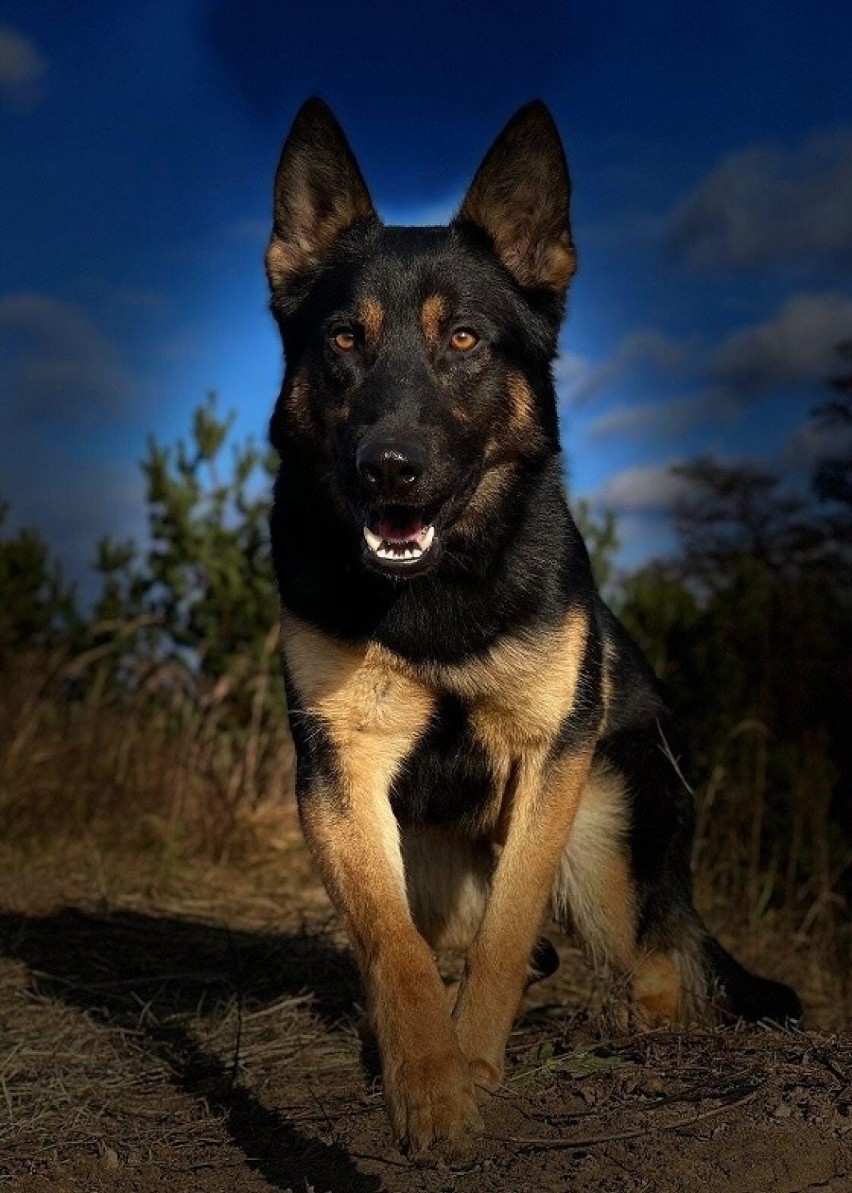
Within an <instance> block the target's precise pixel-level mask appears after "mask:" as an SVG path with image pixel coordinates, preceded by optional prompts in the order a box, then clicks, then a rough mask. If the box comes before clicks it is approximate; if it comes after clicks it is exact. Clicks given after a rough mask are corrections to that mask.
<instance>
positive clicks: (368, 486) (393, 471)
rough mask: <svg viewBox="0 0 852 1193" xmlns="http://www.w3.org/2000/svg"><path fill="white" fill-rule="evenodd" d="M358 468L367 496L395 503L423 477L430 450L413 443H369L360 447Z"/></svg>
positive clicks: (356, 461) (402, 441)
mask: <svg viewBox="0 0 852 1193" xmlns="http://www.w3.org/2000/svg"><path fill="white" fill-rule="evenodd" d="M355 465H356V467H357V469H358V475H359V477H360V478H361V486H362V488H363V489H364V491H365V493H366V494H368V495H369V496H370V497H383V498H385V500H387V501H395V500H398V499H399V498H403V497H405V496H407V494H408V493H409V491H410V490H411V489H413V488H414V486H415V484H416V483H417V481H418V479H419V478H420V477H421V476H422V475H423V472H424V471H425V468H426V449H425V447H423V445H422V444H420V443H415V442H413V441H411V440H403V439H379V440H373V441H370V440H368V441H367V442H366V443H362V444H361V446H360V447H359V448H358V452H357V454H356V456H355Z"/></svg>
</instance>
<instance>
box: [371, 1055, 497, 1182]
mask: <svg viewBox="0 0 852 1193" xmlns="http://www.w3.org/2000/svg"><path fill="white" fill-rule="evenodd" d="M384 1094H385V1102H386V1104H387V1108H388V1113H389V1115H390V1120H391V1126H392V1127H393V1130H394V1133H395V1134H396V1136H397V1138H398V1139H399V1140H400V1143H401V1144H402V1146H403V1148H404V1150H405V1151H407V1152H408V1154H409V1155H410V1156H411V1157H412V1159H422V1158H423V1157H424V1156H426V1154H427V1153H428V1152H429V1151H430V1150H433V1149H436V1148H437V1149H440V1150H446V1151H450V1152H452V1151H454V1150H457V1149H458V1148H459V1147H460V1146H461V1145H462V1144H463V1143H464V1142H465V1140H466V1139H467V1137H469V1136H470V1135H473V1134H476V1133H478V1132H480V1131H482V1129H483V1124H482V1117H481V1116H480V1113H479V1111H478V1109H477V1106H476V1098H475V1095H474V1088H473V1082H472V1081H471V1076H470V1071H469V1067H468V1064H467V1061H466V1060H465V1059H464V1057H463V1056H462V1055H461V1053H460V1052H458V1051H457V1050H456V1051H453V1052H448V1053H443V1054H440V1053H439V1054H432V1055H426V1056H421V1057H416V1058H406V1059H404V1060H401V1061H399V1062H391V1063H390V1064H388V1065H387V1066H386V1069H385V1075H384Z"/></svg>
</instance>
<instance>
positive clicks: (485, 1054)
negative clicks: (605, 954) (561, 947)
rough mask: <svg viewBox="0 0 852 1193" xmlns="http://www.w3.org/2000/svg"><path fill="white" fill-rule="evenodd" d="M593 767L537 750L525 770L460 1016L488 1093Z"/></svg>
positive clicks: (584, 754) (471, 956) (584, 757)
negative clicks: (549, 758) (551, 757)
mask: <svg viewBox="0 0 852 1193" xmlns="http://www.w3.org/2000/svg"><path fill="white" fill-rule="evenodd" d="M590 764H591V747H589V748H588V749H586V750H583V751H580V752H578V753H572V754H567V755H564V756H563V757H561V758H560V759H558V760H557V761H556V762H555V763H551V764H549V765H547V764H546V763H545V759H544V751H543V750H534V751H531V752H530V753H529V754H528V756H527V757H526V759H525V760H524V762H523V763H521V765H520V767H519V769H518V774H517V777H516V782H515V785H514V788H513V791H512V809H511V816H510V817H509V819H508V825H507V833H506V841H505V845H504V846H503V850H502V852H501V854H500V858H499V861H498V863H497V867H496V870H495V872H494V877H493V879H492V884H491V894H490V896H489V899H488V903H487V906H486V908H485V914H484V916H483V919H482V924H481V926H480V929H479V932H478V933H477V936H476V939H475V940H474V942H473V944H472V945H471V948H470V950H469V952H468V955H467V966H466V970H465V978H464V981H463V983H462V987H461V990H460V992H459V997H458V1001H457V1003H456V1007H455V1011H454V1018H455V1023H456V1031H457V1033H458V1038H459V1042H460V1043H461V1046H462V1048H463V1050H464V1052H465V1055H466V1056H468V1057H469V1058H470V1062H471V1069H472V1072H473V1075H474V1080H475V1081H476V1082H477V1083H478V1084H481V1085H485V1086H487V1087H489V1088H493V1087H495V1086H496V1085H498V1084H499V1083H500V1081H501V1080H502V1075H503V1065H504V1055H505V1049H506V1040H507V1039H508V1035H509V1032H510V1031H511V1028H512V1023H513V1022H514V1018H515V1015H516V1013H517V1010H518V1006H519V1004H520V1000H521V997H522V996H523V992H524V987H525V985H526V977H527V962H528V960H529V956H530V952H531V951H532V948H533V945H534V944H535V941H536V938H537V936H538V932H539V928H540V926H541V922H542V919H543V917H544V913H545V909H546V906H547V901H548V896H549V893H550V888H551V885H552V882H553V874H554V871H555V869H556V866H557V863H558V860H559V856H560V853H561V851H562V850H563V849H564V847H565V842H566V841H567V840H568V837H569V834H570V832H571V825H572V823H573V820H574V817H575V815H576V811H577V806H578V804H579V800H580V795H581V792H582V788H583V784H584V783H585V780H586V776H587V774H588V771H589V766H590Z"/></svg>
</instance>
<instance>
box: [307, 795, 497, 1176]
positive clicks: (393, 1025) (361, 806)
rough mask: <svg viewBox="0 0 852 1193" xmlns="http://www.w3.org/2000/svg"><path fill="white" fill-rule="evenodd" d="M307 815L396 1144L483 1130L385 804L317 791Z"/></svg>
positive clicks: (421, 1145)
mask: <svg viewBox="0 0 852 1193" xmlns="http://www.w3.org/2000/svg"><path fill="white" fill-rule="evenodd" d="M301 815H302V822H303V826H304V829H305V834H306V836H307V838H308V841H309V843H310V845H311V848H312V852H313V854H314V857H315V858H316V860H317V863H318V865H319V867H320V870H321V871H322V875H323V878H324V880H325V883H326V886H327V888H328V891H329V893H330V895H331V897H332V899H333V901H334V903H335V905H336V907H337V909H338V911H339V912H340V913H341V915H342V916H343V918H344V920H345V922H346V926H347V929H348V932H349V937H350V939H351V941H352V945H353V947H354V949H355V953H356V956H357V958H358V963H359V965H360V968H361V973H362V975H363V978H364V984H365V986H366V991H367V998H368V1006H369V1010H370V1015H371V1019H372V1023H373V1027H374V1030H375V1032H376V1037H377V1040H378V1045H379V1052H380V1055H381V1061H382V1074H383V1086H384V1096H385V1103H386V1105H387V1109H388V1113H389V1115H390V1119H391V1124H392V1126H393V1129H394V1131H395V1132H396V1134H397V1137H398V1138H399V1139H400V1140H402V1141H403V1142H404V1143H405V1144H407V1146H408V1147H409V1149H410V1150H411V1151H412V1152H413V1153H417V1152H421V1151H423V1150H425V1149H426V1148H428V1147H430V1146H431V1145H433V1144H434V1143H436V1142H438V1141H440V1140H449V1141H453V1140H455V1139H457V1138H458V1137H459V1136H461V1135H462V1134H464V1133H465V1132H466V1131H468V1130H471V1129H477V1128H478V1127H479V1125H480V1122H481V1120H480V1118H479V1114H478V1111H477V1109H476V1103H475V1098H474V1093H473V1085H472V1081H471V1077H470V1073H469V1070H468V1065H467V1061H466V1059H465V1057H464V1055H463V1053H462V1051H461V1049H460V1048H459V1045H458V1041H457V1039H456V1034H455V1031H454V1029H453V1025H452V1022H451V1020H450V1015H449V1010H448V1007H447V999H446V994H445V990H444V986H443V983H442V981H441V978H440V976H439V974H438V970H437V968H436V965H435V960H434V957H433V956H432V953H431V951H430V949H429V947H428V946H427V944H426V942H425V941H424V940H423V938H422V937H421V936H420V934H419V933H418V932H417V930H416V928H415V926H414V924H413V922H412V919H411V914H410V912H409V907H408V901H407V898H406V893H405V878H404V872H403V863H402V856H401V853H400V846H399V834H398V828H397V823H396V820H395V817H394V815H393V812H392V811H391V808H390V804H389V801H388V798H387V794H386V793H385V792H382V793H381V794H376V793H373V792H371V791H370V790H358V791H356V790H353V791H351V792H348V793H339V794H338V793H332V792H329V791H328V790H321V789H318V788H317V789H315V790H313V791H310V792H309V793H308V794H307V795H306V796H305V797H303V799H302V800H301Z"/></svg>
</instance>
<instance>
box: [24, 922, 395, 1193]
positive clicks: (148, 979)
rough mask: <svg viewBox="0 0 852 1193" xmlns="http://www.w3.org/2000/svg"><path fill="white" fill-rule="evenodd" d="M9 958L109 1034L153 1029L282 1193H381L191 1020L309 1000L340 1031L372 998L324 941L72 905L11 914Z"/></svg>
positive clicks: (190, 1088)
mask: <svg viewBox="0 0 852 1193" xmlns="http://www.w3.org/2000/svg"><path fill="white" fill-rule="evenodd" d="M0 951H2V953H4V954H5V955H7V956H9V957H13V958H15V959H17V960H19V961H23V962H25V963H26V964H27V966H28V967H29V970H30V980H31V983H32V987H33V989H34V990H36V991H37V992H38V993H39V995H41V996H42V997H45V996H46V997H50V998H54V999H58V1000H61V1001H62V1002H64V1003H66V1004H67V1005H69V1006H73V1007H76V1008H79V1009H80V1010H83V1011H85V1012H86V1013H87V1014H88V1015H89V1017H90V1018H93V1019H95V1020H96V1021H98V1022H100V1023H102V1024H103V1025H104V1026H105V1027H111V1028H124V1029H127V1028H132V1029H133V1030H134V1032H137V1033H138V1032H141V1033H142V1034H143V1035H144V1037H145V1040H146V1045H147V1046H148V1047H149V1048H150V1050H151V1052H152V1053H153V1054H155V1055H156V1056H157V1058H158V1060H159V1061H160V1062H161V1063H162V1064H163V1065H164V1066H165V1067H166V1068H167V1070H168V1071H169V1073H171V1075H172V1080H173V1081H174V1083H175V1085H176V1086H178V1087H179V1088H180V1089H182V1090H183V1091H184V1092H185V1093H187V1094H189V1095H191V1096H193V1097H197V1098H202V1099H203V1100H204V1101H205V1102H206V1104H207V1105H208V1106H209V1107H210V1109H211V1110H213V1111H214V1112H216V1113H220V1114H222V1116H223V1120H224V1122H225V1123H226V1125H227V1129H228V1131H229V1133H230V1135H231V1138H232V1140H233V1141H234V1143H235V1144H236V1145H237V1146H238V1147H239V1148H241V1150H242V1151H243V1153H244V1154H245V1156H246V1159H247V1162H248V1163H249V1165H250V1166H251V1167H253V1168H255V1169H256V1170H257V1171H258V1172H260V1173H261V1174H262V1175H263V1176H264V1178H265V1179H266V1180H267V1181H269V1183H270V1184H271V1185H273V1187H275V1188H280V1189H288V1188H291V1187H292V1188H304V1187H315V1188H318V1189H327V1188H346V1189H347V1190H353V1193H371V1191H373V1190H377V1189H379V1188H380V1187H381V1185H380V1181H379V1180H378V1178H376V1177H371V1176H367V1175H365V1174H364V1173H362V1172H359V1171H358V1169H357V1168H356V1167H355V1165H354V1164H353V1162H352V1160H351V1159H350V1157H349V1156H348V1155H347V1153H346V1151H345V1149H344V1148H343V1147H341V1146H340V1145H339V1144H336V1143H331V1144H324V1143H321V1142H320V1141H318V1140H316V1139H312V1138H310V1137H308V1136H305V1135H303V1134H302V1133H300V1132H299V1131H298V1130H297V1129H296V1127H295V1126H294V1125H293V1124H290V1123H288V1122H287V1120H286V1117H284V1115H282V1114H281V1113H279V1112H276V1111H273V1110H269V1109H267V1108H266V1107H265V1106H263V1104H262V1103H261V1102H260V1100H259V1099H258V1098H257V1096H256V1095H255V1094H254V1093H253V1092H252V1091H251V1089H249V1088H247V1087H246V1086H245V1085H243V1084H241V1083H240V1082H239V1081H238V1080H235V1072H234V1068H233V1065H232V1064H231V1065H229V1064H226V1063H224V1062H223V1061H222V1060H221V1059H220V1058H219V1057H218V1056H216V1055H214V1054H213V1053H212V1052H210V1051H209V1050H208V1049H206V1048H205V1047H203V1045H201V1044H200V1043H199V1041H198V1040H197V1039H196V1038H195V1037H194V1034H193V1032H192V1030H191V1026H190V1023H189V1016H190V1015H198V1014H199V1013H200V1014H202V1015H204V1016H211V1017H212V1016H215V1015H216V1014H217V1013H218V1014H223V1013H224V1012H225V1010H226V1008H227V1007H229V1006H231V1005H232V1004H233V1001H234V999H235V998H238V999H239V1000H240V1003H241V1005H243V1006H244V1007H246V1008H258V1007H260V1006H263V1005H269V1004H271V1003H273V1002H275V1001H277V1000H279V999H281V998H286V997H288V996H296V995H301V994H304V993H306V992H308V993H310V994H311V995H312V999H311V1010H312V1012H313V1013H314V1014H316V1015H317V1016H318V1017H319V1018H320V1019H321V1020H322V1022H323V1023H324V1024H325V1025H326V1027H328V1028H329V1029H333V1028H334V1027H335V1026H336V1025H339V1023H340V1021H341V1019H344V1018H346V1017H347V1016H350V1017H351V1014H352V1003H353V1000H355V999H356V998H357V997H358V994H359V991H360V985H359V981H358V975H357V971H356V968H355V966H354V963H353V962H352V959H351V957H350V956H349V955H348V953H346V952H345V951H343V950H341V949H339V948H337V947H336V945H334V944H333V943H332V942H331V941H330V940H328V939H326V938H325V937H324V936H323V935H322V934H320V935H317V934H314V933H311V932H307V931H304V932H299V933H290V934H284V933H282V934H280V935H276V934H274V933H254V932H245V931H231V930H228V929H227V928H222V927H217V926H215V925H210V924H206V923H203V922H194V921H192V920H190V919H178V918H175V917H169V916H166V917H157V916H153V915H144V914H140V913H137V912H129V911H120V912H114V913H109V912H104V913H102V914H93V913H90V912H83V911H79V910H76V909H73V908H67V909H64V910H62V911H59V912H56V913H54V914H52V915H47V916H43V917H38V916H25V915H13V914H0ZM143 1007H144V1008H145V1013H144V1014H141V1013H140V1009H141V1008H143ZM305 1182H307V1185H306V1184H305Z"/></svg>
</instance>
